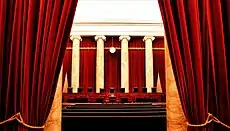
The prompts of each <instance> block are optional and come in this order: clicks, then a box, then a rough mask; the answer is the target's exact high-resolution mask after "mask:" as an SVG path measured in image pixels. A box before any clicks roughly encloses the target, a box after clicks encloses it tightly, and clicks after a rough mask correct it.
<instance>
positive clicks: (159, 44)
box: [153, 38, 166, 93]
mask: <svg viewBox="0 0 230 131" xmlns="http://www.w3.org/2000/svg"><path fill="white" fill-rule="evenodd" d="M153 48H155V49H153V71H154V74H153V76H154V87H157V81H158V79H159V80H160V83H161V88H162V92H164V93H165V90H166V79H165V50H161V49H159V48H164V38H156V39H155V40H154V41H153ZM158 76H159V78H158Z"/></svg>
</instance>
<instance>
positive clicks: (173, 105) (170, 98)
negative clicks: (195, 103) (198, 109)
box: [165, 43, 187, 131]
mask: <svg viewBox="0 0 230 131" xmlns="http://www.w3.org/2000/svg"><path fill="white" fill-rule="evenodd" d="M165 46H166V51H165V56H166V110H167V131H186V130H187V125H186V118H185V116H184V113H183V110H182V107H181V102H180V98H179V94H178V90H177V86H176V81H175V77H174V74H173V69H172V64H171V60H170V57H169V51H168V47H167V43H166V44H165Z"/></svg>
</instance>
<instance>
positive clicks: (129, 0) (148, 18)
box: [74, 0, 162, 23]
mask: <svg viewBox="0 0 230 131" xmlns="http://www.w3.org/2000/svg"><path fill="white" fill-rule="evenodd" d="M81 22H83V23H88V22H135V23H136V22H137V23H138V22H140V23H162V19H161V14H160V9H159V6H158V2H157V0H78V6H77V9H76V14H75V18H74V23H81Z"/></svg>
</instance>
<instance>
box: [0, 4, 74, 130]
mask: <svg viewBox="0 0 230 131" xmlns="http://www.w3.org/2000/svg"><path fill="white" fill-rule="evenodd" d="M76 6H77V0H65V1H64V0H55V1H53V0H36V1H30V0H24V1H23V2H22V1H21V0H10V1H8V0H7V1H5V0H3V1H0V19H1V21H0V96H1V97H0V106H1V108H0V121H2V120H5V119H8V118H9V117H11V116H12V115H14V114H16V113H18V112H20V113H21V114H22V117H23V120H24V122H25V123H27V124H29V125H35V126H42V125H43V124H44V123H45V121H46V119H47V117H48V114H49V110H50V108H51V105H52V101H53V97H54V94H55V91H56V84H57V80H58V74H59V71H60V69H61V63H62V60H63V57H64V51H65V48H66V43H67V40H68V38H69V34H70V30H71V27H72V22H73V18H74V14H75V9H76ZM0 128H1V129H0V130H12V131H13V130H23V131H24V130H32V129H28V128H25V127H24V126H22V125H21V124H17V122H12V123H10V124H5V125H4V126H1V127H0Z"/></svg>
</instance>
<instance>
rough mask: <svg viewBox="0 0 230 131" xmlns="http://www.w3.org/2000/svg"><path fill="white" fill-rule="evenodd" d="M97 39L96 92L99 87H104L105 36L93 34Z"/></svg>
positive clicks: (98, 91)
mask: <svg viewBox="0 0 230 131" xmlns="http://www.w3.org/2000/svg"><path fill="white" fill-rule="evenodd" d="M95 40H96V41H97V57H96V93H100V89H104V41H105V40H106V37H105V36H103V35H100V36H99V35H98V36H95Z"/></svg>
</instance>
